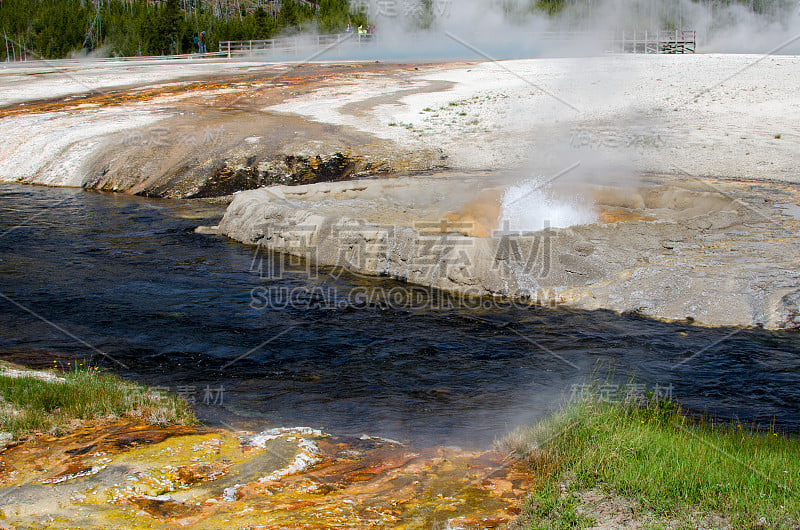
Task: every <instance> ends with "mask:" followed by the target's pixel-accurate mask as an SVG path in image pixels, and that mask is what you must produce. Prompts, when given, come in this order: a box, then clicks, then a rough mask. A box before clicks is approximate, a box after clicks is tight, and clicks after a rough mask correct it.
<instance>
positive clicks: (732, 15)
mask: <svg viewBox="0 0 800 530" xmlns="http://www.w3.org/2000/svg"><path fill="white" fill-rule="evenodd" d="M531 3H532V2H531V0H430V7H429V10H428V11H427V13H430V14H432V18H431V17H427V19H426V16H425V13H426V11H425V10H424V7H423V1H422V0H370V1H369V2H368V1H366V0H362V1H358V0H353V1H351V5H352V6H353V7H354V8H361V9H363V10H364V11H365V12H366V13H367V14H368V16H369V18H370V20H372V21H373V22H374V24H375V26H376V31H377V33H376V42H375V43H374V44H373V43H370V45H362V46H338V47H334V48H332V49H331V50H330V51H329V52H328V53H326V54H325V55H324V56H323V57H322V58H354V59H358V58H360V59H382V60H431V59H442V60H445V59H448V60H453V59H481V58H486V56H491V57H493V58H498V59H514V58H534V57H544V56H576V55H595V54H602V53H604V52H606V51H608V50H607V49H604V45H603V41H602V37H607V36H609V35H612V34H615V33H617V32H619V31H622V30H625V31H632V30H639V31H645V30H647V31H659V30H668V29H684V30H695V31H696V32H697V43H698V51H701V52H735V53H766V52H773V53H781V54H793V53H800V38H796V37H798V36H800V5H798V2H797V1H796V0H771V1H770V0H765V1H762V2H761V3H760V5H761V8H760V11H761V12H759V13H756V12H754V11H753V10H752V9H751V8H750V7H749V6H748V5H744V4H741V3H736V2H733V3H724V2H721V1H719V0H715V1H710V0H699V1H697V0H666V1H662V0H573V1H569V0H567V5H566V6H565V7H564V9H562V11H561V12H560V13H559V14H558V15H555V16H548V15H546V14H545V13H542V12H539V11H535V12H532V11H531V9H530V7H529V6H530V5H531ZM421 20H425V23H426V24H425V25H427V26H428V27H427V29H419V26H420V21H421ZM556 33H558V34H560V35H561V38H557V39H554V38H553V34H556ZM564 36H567V37H571V38H563V37H564ZM793 39H794V40H793Z"/></svg>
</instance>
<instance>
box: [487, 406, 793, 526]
mask: <svg viewBox="0 0 800 530" xmlns="http://www.w3.org/2000/svg"><path fill="white" fill-rule="evenodd" d="M498 444H499V447H500V448H501V449H503V450H506V451H509V452H510V453H512V454H513V455H514V456H516V457H517V458H519V459H521V460H523V461H525V462H527V463H528V464H529V465H530V466H531V467H532V468H533V469H534V470H535V471H537V472H538V473H539V475H540V476H541V477H542V481H543V484H544V487H543V489H542V490H541V491H539V492H537V493H535V494H534V495H533V496H532V497H531V499H530V501H529V503H528V507H527V510H526V520H527V521H528V526H530V527H534V528H539V527H547V528H553V527H555V528H557V527H559V525H562V523H563V524H567V522H568V521H570V520H572V519H574V509H571V508H570V506H569V501H568V497H567V498H564V496H562V495H560V493H559V494H558V495H556V497H557V499H554V498H553V495H552V491H551V489H552V488H553V486H554V485H555V484H558V483H559V482H560V481H562V480H564V478H565V477H569V478H570V480H571V481H572V483H571V487H577V488H580V489H584V490H588V489H590V488H595V487H601V488H604V489H606V490H609V491H613V492H615V494H619V495H621V496H623V497H624V498H626V499H628V500H631V501H634V502H635V503H636V505H637V506H638V509H639V510H641V511H642V514H644V513H649V514H651V515H652V514H655V515H656V516H657V519H658V520H663V521H674V520H676V519H677V520H680V521H685V520H686V519H685V517H686V514H691V513H695V514H705V515H717V516H721V517H723V518H724V519H725V520H726V521H728V522H729V523H730V524H731V525H732V526H733V527H735V528H755V527H762V528H766V527H769V528H790V527H791V528H795V527H796V526H797V524H798V523H800V442H798V441H797V440H795V439H790V438H787V437H786V436H784V435H782V434H781V433H778V432H774V431H769V432H763V431H761V432H758V431H755V430H752V429H748V428H747V426H743V425H738V424H734V425H730V424H712V423H711V422H708V421H698V420H692V419H690V418H689V417H687V416H686V415H685V414H684V413H683V412H682V411H681V410H680V408H679V407H678V406H677V405H675V404H674V403H671V402H668V401H663V400H655V399H653V400H650V401H649V402H646V403H644V404H633V403H603V402H598V401H596V400H592V399H585V400H582V401H580V402H576V403H572V404H570V405H567V406H566V407H564V408H563V409H562V410H561V411H560V412H558V413H556V414H555V415H554V416H552V417H551V418H549V419H547V420H545V421H543V422H541V423H539V424H537V425H534V426H531V427H527V428H522V429H519V430H517V431H515V432H513V433H511V434H510V435H508V436H507V437H506V438H505V439H504V440H502V441H500V442H499V443H498ZM548 488H550V489H548ZM573 508H574V507H573ZM587 524H588V523H587ZM689 524H690V523H689ZM584 526H586V524H581V523H580V522H575V524H573V525H572V526H570V525H568V527H574V528H578V527H584Z"/></svg>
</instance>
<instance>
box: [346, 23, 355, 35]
mask: <svg viewBox="0 0 800 530" xmlns="http://www.w3.org/2000/svg"><path fill="white" fill-rule="evenodd" d="M344 32H345V33H353V26H351V25H350V23H349V22H348V23H347V27H346V28H344Z"/></svg>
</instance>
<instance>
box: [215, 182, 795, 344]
mask: <svg viewBox="0 0 800 530" xmlns="http://www.w3.org/2000/svg"><path fill="white" fill-rule="evenodd" d="M456 182H457V183H458V186H459V190H460V192H461V194H462V195H461V196H459V193H457V192H455V191H453V190H454V189H455V188H454V186H455V183H456ZM497 186H498V183H497V182H493V181H491V180H490V179H488V178H483V177H480V176H473V177H467V176H463V175H458V176H431V177H408V178H397V179H391V180H385V179H380V180H362V181H359V182H345V183H327V184H316V185H307V186H298V187H282V186H276V187H270V188H262V189H257V190H252V191H247V192H241V193H238V194H236V196H235V198H234V200H233V202H232V203H231V204H230V206H229V207H228V210H227V211H226V213H225V216H224V218H223V219H222V221H221V223H220V225H219V227H218V231H219V232H220V233H222V234H224V235H226V236H228V237H231V238H233V239H235V240H237V241H241V242H243V243H246V244H249V245H258V246H260V247H262V248H264V249H269V250H273V251H278V252H284V253H288V254H292V255H296V256H301V257H303V258H306V259H308V260H310V261H311V262H313V263H315V264H316V265H319V266H324V267H333V268H334V270H335V269H336V268H343V269H346V270H349V271H352V272H355V273H360V274H367V275H375V276H388V277H392V278H396V279H399V280H403V281H406V282H410V283H413V284H419V285H424V286H428V287H434V288H438V289H443V290H446V291H451V292H454V293H460V294H463V295H465V296H470V297H473V296H474V297H501V298H511V299H515V300H521V301H528V302H531V303H538V304H566V305H569V306H574V307H580V308H586V309H610V310H613V311H618V312H637V313H640V314H643V315H647V316H651V317H655V318H660V319H666V320H684V319H689V320H692V321H695V322H697V323H702V324H707V325H716V326H764V327H768V328H774V329H780V328H792V327H797V322H798V318H799V317H798V309H797V307H798V296H797V292H798V289H799V288H800V266H799V265H798V262H797V255H798V253H797V249H798V244H800V237H798V231H797V225H798V222H800V207H798V203H800V194H799V193H798V190H796V189H794V188H793V187H791V186H785V185H784V186H779V185H765V184H746V183H731V182H720V181H701V182H698V181H681V180H679V179H675V178H668V177H664V178H651V179H649V180H648V181H646V182H643V183H642V184H641V185H640V186H639V187H638V188H631V189H613V188H604V187H589V188H587V190H586V193H587V194H590V195H591V196H592V197H593V200H594V203H595V208H596V209H597V210H598V218H599V219H600V221H599V222H598V223H595V224H589V225H580V226H572V227H569V228H560V229H556V228H549V229H545V230H540V231H535V232H519V231H511V230H504V229H503V227H502V226H493V227H490V229H489V231H490V235H489V236H488V237H475V233H476V232H482V231H484V229H485V227H481V226H478V223H477V221H476V220H475V219H472V218H469V217H468V216H465V215H464V212H465V211H470V210H472V208H470V207H468V205H469V200H470V199H469V198H470V197H474V196H476V195H477V194H478V193H479V192H480V191H481V190H483V191H484V192H485V191H486V189H487V188H492V187H494V188H492V189H495V190H496V189H497ZM490 196H491V195H490ZM494 196H497V194H495V195H494ZM495 200H496V199H495ZM497 223H498V224H499V223H500V220H499V219H498V220H497ZM267 295H268V294H267Z"/></svg>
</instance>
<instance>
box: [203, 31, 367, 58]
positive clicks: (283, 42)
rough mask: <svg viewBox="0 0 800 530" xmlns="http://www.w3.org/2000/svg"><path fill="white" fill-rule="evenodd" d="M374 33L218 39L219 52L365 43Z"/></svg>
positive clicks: (251, 51)
mask: <svg viewBox="0 0 800 530" xmlns="http://www.w3.org/2000/svg"><path fill="white" fill-rule="evenodd" d="M373 37H374V35H364V34H361V35H359V34H358V33H355V32H354V33H333V34H330V35H297V36H294V37H280V38H277V39H265V40H234V41H220V43H219V53H220V54H221V55H227V56H228V57H229V58H230V57H233V56H234V55H248V54H252V53H258V52H262V51H266V50H274V51H281V52H289V53H291V52H295V51H298V50H300V49H308V48H312V49H313V48H318V49H324V48H327V47H333V46H336V45H337V44H341V43H344V42H348V43H354V44H366V43H371V42H373Z"/></svg>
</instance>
